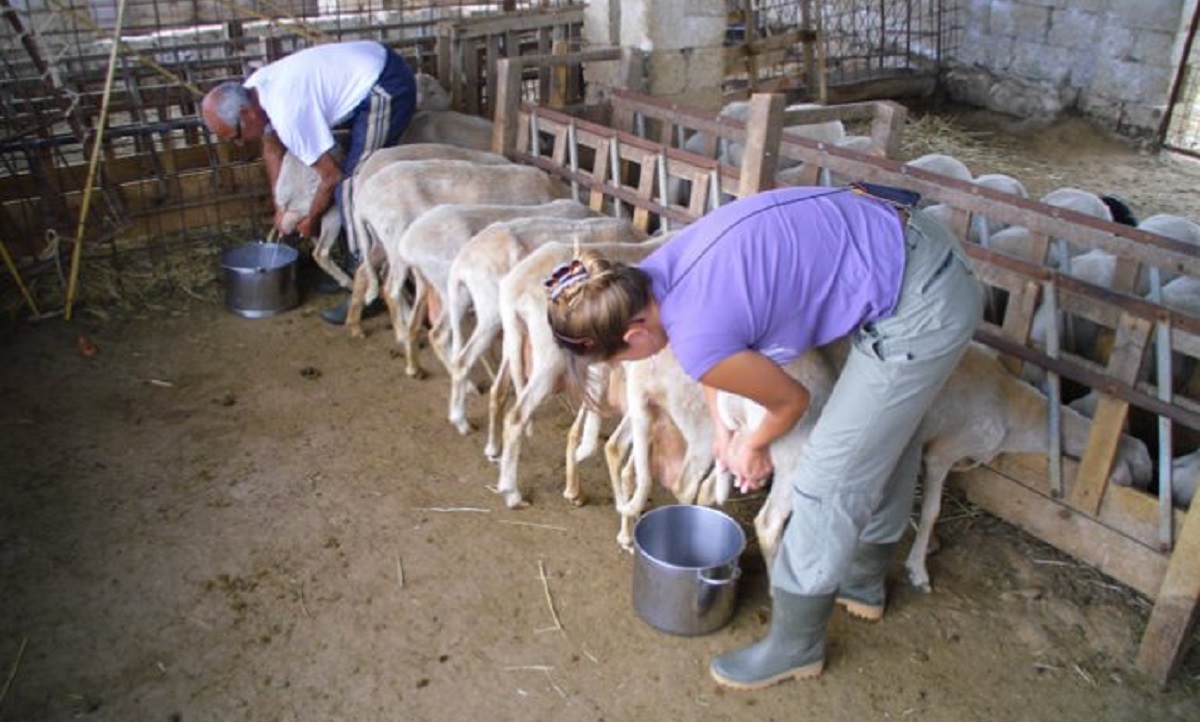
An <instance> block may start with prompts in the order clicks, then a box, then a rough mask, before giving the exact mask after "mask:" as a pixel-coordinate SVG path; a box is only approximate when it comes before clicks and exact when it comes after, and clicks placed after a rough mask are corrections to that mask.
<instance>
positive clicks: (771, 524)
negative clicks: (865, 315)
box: [717, 348, 837, 574]
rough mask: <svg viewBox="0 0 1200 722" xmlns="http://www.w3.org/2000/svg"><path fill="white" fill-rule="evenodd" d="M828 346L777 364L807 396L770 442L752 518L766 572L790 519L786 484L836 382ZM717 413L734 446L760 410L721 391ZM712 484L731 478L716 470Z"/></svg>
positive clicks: (725, 483) (726, 482) (754, 424)
mask: <svg viewBox="0 0 1200 722" xmlns="http://www.w3.org/2000/svg"><path fill="white" fill-rule="evenodd" d="M829 350H830V349H828V348H823V349H810V350H809V351H806V352H805V353H804V354H802V355H801V356H799V357H798V358H796V359H794V360H792V361H791V362H789V363H787V364H785V365H784V366H783V369H784V371H786V372H787V373H788V374H790V375H791V376H792V377H793V378H795V379H796V380H797V381H799V382H800V383H801V384H802V385H803V386H804V387H805V389H807V390H808V393H809V402H808V409H806V410H805V412H804V416H802V417H801V418H800V419H799V420H798V421H797V422H796V425H795V426H793V427H792V429H791V430H790V431H789V432H788V433H787V434H786V435H784V436H783V437H781V438H779V439H777V440H776V441H775V443H773V444H771V464H772V466H774V467H775V472H774V475H773V476H774V479H773V481H772V482H771V486H770V489H769V490H768V491H767V500H766V501H765V502H763V505H762V507H761V508H759V510H758V513H757V514H755V516H754V531H755V536H756V538H757V539H758V545H759V549H761V551H762V556H763V561H764V562H765V563H766V568H767V572H768V574H769V573H770V570H771V566H772V564H773V563H774V561H775V556H776V555H777V554H778V552H779V542H780V540H781V539H782V538H783V530H784V527H785V526H786V525H787V520H788V518H789V517H790V516H791V515H792V484H791V481H790V474H791V473H792V472H793V470H795V469H796V468H798V466H797V464H798V460H799V458H800V454H802V453H803V451H804V446H805V444H807V443H808V437H809V435H810V434H811V433H812V429H813V426H814V425H816V423H817V419H818V418H819V417H820V415H821V410H822V409H823V408H824V406H825V402H826V401H828V400H829V395H830V393H831V392H832V391H833V386H834V384H835V382H836V380H837V377H836V372H835V368H834V363H833V361H832V359H831V357H830V356H829V353H828V352H829ZM717 411H718V415H719V416H720V418H721V422H722V423H723V424H724V425H725V427H726V428H728V429H730V430H732V431H733V432H734V438H733V440H732V441H731V443H732V444H734V445H735V448H736V445H737V444H741V443H743V442H744V440H745V437H746V436H747V435H748V434H749V432H751V431H752V430H754V429H755V428H757V427H758V425H759V424H760V423H761V422H762V419H763V417H764V416H765V414H766V410H765V409H764V408H763V407H761V406H759V405H758V404H756V403H754V402H753V401H751V400H749V399H747V398H744V397H741V396H737V395H736V394H730V393H727V392H724V391H721V392H718V393H717ZM718 475H719V477H720V480H719V481H718V485H722V486H725V487H728V486H729V485H731V484H732V482H733V480H732V478H731V476H730V474H729V473H728V472H727V471H725V470H724V469H719V470H718Z"/></svg>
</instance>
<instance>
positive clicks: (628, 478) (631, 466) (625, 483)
mask: <svg viewBox="0 0 1200 722" xmlns="http://www.w3.org/2000/svg"><path fill="white" fill-rule="evenodd" d="M618 477H619V478H618V484H619V485H620V487H621V495H622V496H623V497H625V498H626V499H628V498H630V497H631V496H633V495H634V494H635V491H634V487H635V485H636V484H637V483H639V482H638V480H637V462H636V461H635V460H634V458H633V457H632V456H631V457H630V458H629V459H628V460H626V462H625V465H624V466H623V467H621V472H620V474H619V475H618ZM643 511H645V505H643V506H641V507H635V508H630V505H629V504H626V505H625V508H624V509H622V510H619V511H618V513H619V514H620V515H621V528H620V529H619V530H618V531H617V544H620V545H621V548H622V549H624V550H625V551H627V552H632V551H633V528H634V525H635V524H636V523H637V520H638V518H640V517H641V515H642V512H643Z"/></svg>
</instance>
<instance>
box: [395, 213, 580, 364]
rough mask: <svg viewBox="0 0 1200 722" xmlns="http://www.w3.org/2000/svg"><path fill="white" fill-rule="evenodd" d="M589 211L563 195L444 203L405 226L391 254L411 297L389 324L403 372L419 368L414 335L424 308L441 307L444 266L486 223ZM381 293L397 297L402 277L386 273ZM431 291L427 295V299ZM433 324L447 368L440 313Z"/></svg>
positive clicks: (562, 216)
mask: <svg viewBox="0 0 1200 722" xmlns="http://www.w3.org/2000/svg"><path fill="white" fill-rule="evenodd" d="M591 215H593V211H592V210H591V209H590V208H588V207H587V206H585V205H583V204H581V203H578V202H576V201H573V200H570V199H568V198H564V199H559V200H555V201H551V202H549V203H545V204H541V205H529V204H518V205H495V204H478V203H447V204H443V205H439V206H436V207H434V208H432V209H430V210H429V211H426V212H425V213H422V214H421V215H420V216H419V217H418V218H417V219H416V220H414V221H413V222H412V224H410V225H409V226H408V229H407V230H405V231H404V233H403V234H401V236H400V238H399V239H398V240H397V241H396V248H395V251H394V255H395V257H396V258H400V259H403V262H404V265H405V266H406V267H407V268H408V269H409V271H410V272H411V274H412V278H413V282H414V295H413V300H412V309H411V310H410V312H409V314H408V319H407V323H406V324H405V325H404V326H403V327H399V326H397V327H393V329H392V330H393V332H394V334H395V337H396V344H397V345H398V346H401V347H403V348H404V349H405V352H406V363H407V366H406V368H408V369H412V372H411V373H410V374H409V375H410V376H413V377H414V378H422V377H424V375H425V370H424V369H423V368H421V365H420V361H419V360H418V359H417V357H416V353H417V336H418V334H419V333H420V331H421V329H422V327H423V322H424V320H425V319H424V317H425V310H426V307H427V306H436V307H437V308H439V309H440V308H441V307H442V299H444V298H445V296H446V284H447V276H448V275H449V268H450V264H451V263H452V262H453V261H454V259H455V257H456V256H457V255H458V252H459V250H461V249H462V248H463V246H465V245H466V244H467V243H468V242H469V241H470V240H471V238H472V237H473V236H474V235H475V234H476V233H479V232H480V231H482V230H483V229H484V228H486V227H487V226H489V225H491V224H492V223H496V222H500V221H511V220H514V219H516V218H521V217H525V216H540V217H545V218H549V219H554V218H558V219H582V218H586V217H588V216H591ZM388 278H389V285H388V288H387V289H386V292H387V293H388V294H389V295H390V296H391V297H392V298H393V299H395V298H399V295H400V293H401V288H400V287H399V285H400V284H401V283H403V281H404V279H403V278H402V277H400V275H399V274H389V276H388ZM431 294H432V298H431ZM431 316H432V317H433V318H434V319H435V322H434V327H433V329H431V331H430V332H429V338H430V345H431V346H432V347H433V349H434V352H435V353H436V354H437V355H438V358H439V360H440V361H442V364H443V365H444V366H446V367H447V368H448V367H449V362H448V359H447V357H446V355H445V353H444V352H443V350H444V346H443V344H442V341H443V340H444V338H445V336H444V332H445V329H446V327H445V323H444V315H443V314H441V313H433V314H431Z"/></svg>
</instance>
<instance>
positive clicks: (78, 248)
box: [63, 0, 125, 321]
mask: <svg viewBox="0 0 1200 722" xmlns="http://www.w3.org/2000/svg"><path fill="white" fill-rule="evenodd" d="M124 23H125V0H120V2H118V3H117V22H116V25H115V26H113V33H112V36H113V44H112V52H111V53H110V54H109V56H108V77H106V78H105V79H104V96H103V98H102V99H101V101H100V116H99V117H98V118H96V138H95V141H94V142H93V143H92V159H91V161H90V162H89V163H88V174H87V182H86V183H84V185H83V201H82V203H81V204H80V207H79V222H78V223H77V224H76V226H75V247H74V248H73V249H71V275H70V277H69V278H68V279H67V302H66V304H64V309H63V318H65V319H66V320H68V321H70V320H71V308H72V306H74V304H75V290H76V288H77V287H78V285H79V261H80V259H81V258H82V256H83V229H84V226H86V225H87V215H88V208H89V207H90V206H91V201H92V183H93V181H94V180H95V178H96V166H97V165H98V164H99V162H100V143H101V141H103V140H104V123H105V121H106V120H108V101H109V98H111V97H112V85H113V77H114V76H115V75H116V72H117V49H118V48H119V46H120V44H121V43H120V42H119V39H120V37H121V27H122V25H123V24H124Z"/></svg>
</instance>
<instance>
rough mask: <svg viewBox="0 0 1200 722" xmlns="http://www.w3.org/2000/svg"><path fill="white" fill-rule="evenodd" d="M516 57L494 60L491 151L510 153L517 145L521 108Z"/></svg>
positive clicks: (502, 153)
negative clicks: (494, 89) (494, 104)
mask: <svg viewBox="0 0 1200 722" xmlns="http://www.w3.org/2000/svg"><path fill="white" fill-rule="evenodd" d="M522 68H523V64H522V62H521V61H520V59H518V58H500V59H499V60H497V61H496V81H497V82H496V86H495V87H496V98H495V103H496V106H495V107H494V108H493V109H492V111H493V118H492V152H493V153H499V154H501V155H507V154H508V153H511V152H512V151H513V150H514V149H516V147H517V120H518V115H519V113H520V109H521V71H522Z"/></svg>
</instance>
